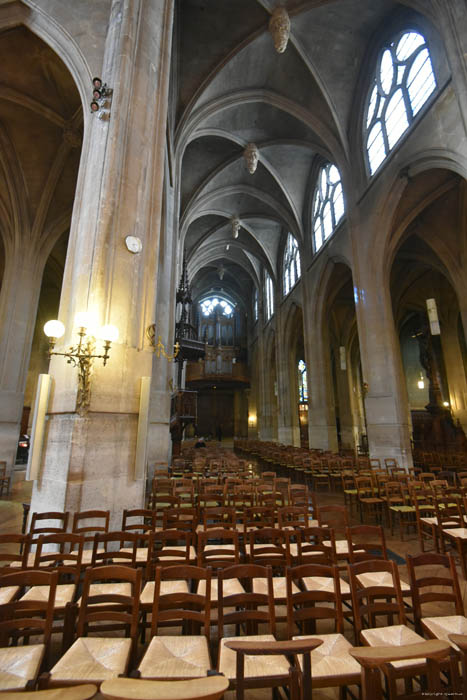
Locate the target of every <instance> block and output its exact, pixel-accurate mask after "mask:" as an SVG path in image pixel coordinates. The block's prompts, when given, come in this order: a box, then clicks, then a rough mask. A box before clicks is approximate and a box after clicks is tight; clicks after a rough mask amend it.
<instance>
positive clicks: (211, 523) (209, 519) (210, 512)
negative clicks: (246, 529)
mask: <svg viewBox="0 0 467 700" xmlns="http://www.w3.org/2000/svg"><path fill="white" fill-rule="evenodd" d="M236 525H237V516H236V512H235V508H232V507H228V506H223V507H222V506H220V507H217V508H216V507H214V508H205V509H204V511H203V527H204V529H205V530H209V529H211V528H216V529H217V528H219V527H221V528H235V527H236Z"/></svg>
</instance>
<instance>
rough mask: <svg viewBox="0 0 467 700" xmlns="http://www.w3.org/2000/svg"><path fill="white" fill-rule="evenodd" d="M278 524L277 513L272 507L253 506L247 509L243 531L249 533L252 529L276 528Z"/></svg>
mask: <svg viewBox="0 0 467 700" xmlns="http://www.w3.org/2000/svg"><path fill="white" fill-rule="evenodd" d="M275 524H276V511H275V509H274V508H272V507H265V506H253V507H251V508H245V512H244V516H243V530H244V532H245V533H246V532H249V531H250V530H252V529H257V528H263V527H274V525H275Z"/></svg>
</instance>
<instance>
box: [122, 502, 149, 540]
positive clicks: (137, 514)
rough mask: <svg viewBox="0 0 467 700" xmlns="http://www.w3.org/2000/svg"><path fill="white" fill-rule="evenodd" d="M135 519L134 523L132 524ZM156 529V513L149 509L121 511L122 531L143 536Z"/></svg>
mask: <svg viewBox="0 0 467 700" xmlns="http://www.w3.org/2000/svg"><path fill="white" fill-rule="evenodd" d="M134 519H136V522H132V521H133V520H134ZM155 529H156V513H155V512H154V511H153V510H150V509H149V508H132V509H130V510H127V509H126V508H125V510H124V511H123V514H122V530H130V531H132V532H139V533H141V534H144V533H145V532H148V530H151V531H154V530H155Z"/></svg>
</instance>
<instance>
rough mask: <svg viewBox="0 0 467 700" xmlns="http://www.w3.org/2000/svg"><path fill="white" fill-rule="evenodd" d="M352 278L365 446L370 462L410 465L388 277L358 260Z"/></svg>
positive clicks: (404, 391)
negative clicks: (391, 459) (393, 461)
mask: <svg viewBox="0 0 467 700" xmlns="http://www.w3.org/2000/svg"><path fill="white" fill-rule="evenodd" d="M353 278H354V285H355V295H356V305H355V308H356V313H357V325H358V337H359V342H360V352H361V362H362V372H363V382H364V400H365V413H366V421H367V430H368V444H369V450H370V455H371V456H372V457H375V458H376V457H379V458H380V459H384V458H385V457H394V458H396V459H397V460H398V463H399V465H401V466H404V467H408V466H411V465H412V451H411V443H410V425H409V417H408V399H407V388H406V384H405V378H404V372H403V367H402V359H401V353H400V343H399V338H398V336H397V333H396V328H395V324H394V318H393V312H392V303H391V294H390V290H389V280H388V277H385V276H383V275H381V276H379V275H378V273H377V272H376V271H375V269H374V266H373V265H371V264H370V263H369V260H368V259H366V258H365V257H364V256H363V255H362V256H361V257H360V259H358V258H357V260H356V262H355V265H354V270H353Z"/></svg>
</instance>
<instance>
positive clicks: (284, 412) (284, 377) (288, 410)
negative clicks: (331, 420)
mask: <svg viewBox="0 0 467 700" xmlns="http://www.w3.org/2000/svg"><path fill="white" fill-rule="evenodd" d="M289 362H290V348H289V347H288V346H286V343H285V338H284V329H283V323H282V314H281V309H280V308H279V306H278V305H276V376H277V406H278V409H279V412H278V417H277V437H278V440H279V442H281V443H283V444H284V445H296V444H298V445H299V444H300V432H299V433H298V443H297V442H296V435H294V427H293V425H292V394H293V389H292V387H291V386H290V368H289Z"/></svg>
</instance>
